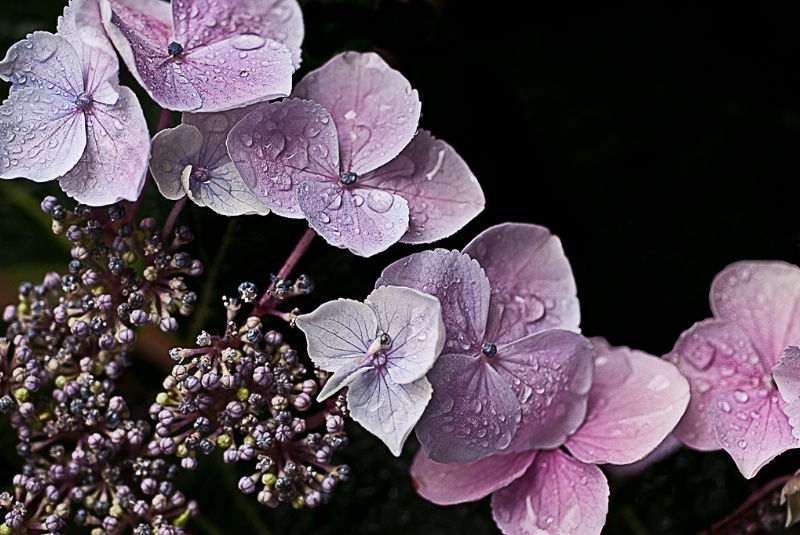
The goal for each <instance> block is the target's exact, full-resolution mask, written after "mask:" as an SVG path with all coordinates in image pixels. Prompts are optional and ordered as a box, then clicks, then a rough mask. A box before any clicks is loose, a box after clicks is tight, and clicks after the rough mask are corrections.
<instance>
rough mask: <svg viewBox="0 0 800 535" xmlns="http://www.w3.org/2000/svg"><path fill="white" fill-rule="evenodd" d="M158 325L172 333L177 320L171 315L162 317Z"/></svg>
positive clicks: (164, 330) (175, 329)
mask: <svg viewBox="0 0 800 535" xmlns="http://www.w3.org/2000/svg"><path fill="white" fill-rule="evenodd" d="M158 326H159V328H160V329H161V330H162V331H163V332H165V333H172V332H175V331H177V330H178V320H176V319H175V318H173V317H172V316H169V317H167V318H162V319H161V322H160V323H159V324H158Z"/></svg>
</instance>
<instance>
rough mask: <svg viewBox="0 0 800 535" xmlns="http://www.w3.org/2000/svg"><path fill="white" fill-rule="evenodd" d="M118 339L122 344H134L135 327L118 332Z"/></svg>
mask: <svg viewBox="0 0 800 535" xmlns="http://www.w3.org/2000/svg"><path fill="white" fill-rule="evenodd" d="M131 323H133V314H131ZM117 341H119V343H120V344H132V343H133V342H134V341H136V333H135V332H134V331H133V329H121V330H120V331H119V332H118V333H117Z"/></svg>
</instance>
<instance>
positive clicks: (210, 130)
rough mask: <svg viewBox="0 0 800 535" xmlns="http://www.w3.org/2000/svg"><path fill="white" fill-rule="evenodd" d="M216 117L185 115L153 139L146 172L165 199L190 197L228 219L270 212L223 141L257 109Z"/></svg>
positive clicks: (199, 114)
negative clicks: (240, 172)
mask: <svg viewBox="0 0 800 535" xmlns="http://www.w3.org/2000/svg"><path fill="white" fill-rule="evenodd" d="M257 105H258V104H254V105H251V106H247V107H244V108H234V109H232V110H228V111H223V112H218V113H184V114H183V120H182V123H181V124H180V125H178V126H176V127H175V128H168V129H166V130H162V131H161V132H159V133H157V134H156V135H155V136H154V137H153V157H152V158H151V159H150V172H151V173H152V174H153V178H154V179H155V182H156V185H157V186H158V190H159V191H160V192H161V194H162V195H163V196H164V197H166V198H167V199H169V200H173V201H174V200H178V199H181V198H183V197H184V196H186V195H188V196H189V198H190V199H191V200H192V201H193V202H194V203H195V204H197V205H199V206H207V207H209V208H211V209H212V210H214V211H215V212H217V213H219V214H223V215H227V216H234V215H241V214H260V215H264V214H268V213H269V208H267V207H266V206H264V205H263V204H261V202H260V201H259V200H258V199H256V198H255V197H254V196H253V194H252V193H250V190H249V189H248V188H247V186H246V185H245V183H244V181H243V180H242V177H241V176H240V175H239V171H238V170H237V169H236V166H234V165H233V163H232V162H231V158H230V156H228V149H227V148H226V147H225V139H226V138H227V137H228V132H229V131H230V129H231V127H233V125H234V124H236V122H237V121H238V120H239V119H241V118H242V117H244V116H245V115H247V114H248V113H249V112H250V111H252V110H253V108H254V107H255V106H257Z"/></svg>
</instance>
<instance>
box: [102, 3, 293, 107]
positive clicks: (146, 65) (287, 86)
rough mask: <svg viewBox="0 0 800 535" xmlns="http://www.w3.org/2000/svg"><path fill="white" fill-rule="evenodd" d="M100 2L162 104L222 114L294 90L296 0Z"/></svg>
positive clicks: (131, 62) (123, 50)
mask: <svg viewBox="0 0 800 535" xmlns="http://www.w3.org/2000/svg"><path fill="white" fill-rule="evenodd" d="M101 2H102V3H101V6H102V10H103V21H104V23H105V26H106V30H107V31H108V34H109V36H110V37H111V39H112V41H113V42H114V45H115V46H116V47H117V50H119V53H120V55H121V56H122V59H123V60H124V61H125V64H126V65H127V66H128V69H130V71H131V73H132V74H133V75H134V77H135V78H136V79H137V80H138V81H139V83H140V84H141V85H142V87H144V88H145V90H146V91H147V92H148V94H149V95H150V96H151V97H152V98H153V100H155V101H156V102H157V103H158V104H159V105H161V106H162V107H164V108H167V109H170V110H177V111H196V112H212V111H222V110H227V109H231V108H237V107H240V106H245V105H247V104H252V103H254V102H261V101H264V100H269V99H273V98H276V97H283V96H286V95H288V94H289V92H290V91H291V89H292V72H294V66H293V61H295V62H297V63H299V48H300V42H301V41H302V39H303V24H302V18H301V13H300V7H299V6H298V4H297V2H296V1H294V0H272V1H267V2H260V1H258V0H221V1H209V0H191V1H189V0H176V1H175V2H171V3H170V2H163V1H161V0H101ZM273 38H274V39H273ZM276 39H277V40H276Z"/></svg>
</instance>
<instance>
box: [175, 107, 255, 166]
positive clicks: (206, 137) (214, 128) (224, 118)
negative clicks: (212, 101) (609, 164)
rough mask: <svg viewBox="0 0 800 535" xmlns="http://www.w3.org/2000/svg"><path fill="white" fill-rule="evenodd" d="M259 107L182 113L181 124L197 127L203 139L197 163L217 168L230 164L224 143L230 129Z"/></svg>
mask: <svg viewBox="0 0 800 535" xmlns="http://www.w3.org/2000/svg"><path fill="white" fill-rule="evenodd" d="M260 106H262V104H260V103H258V104H252V105H250V106H244V107H242V108H234V109H232V110H227V111H220V112H216V113H184V114H183V115H182V118H181V123H182V124H187V125H192V126H195V127H197V129H198V130H199V131H200V133H201V134H202V137H203V144H202V147H201V149H200V152H201V154H202V155H203V156H202V157H203V160H202V161H198V162H197V163H198V164H201V165H205V166H207V167H218V166H220V165H223V164H225V163H227V162H230V161H231V159H230V156H228V147H226V146H225V142H226V141H227V139H228V134H229V133H230V131H231V128H233V127H234V126H235V125H236V123H238V122H239V121H241V120H242V118H244V116H245V115H247V114H248V113H250V112H251V111H254V110H255V109H257V108H259V107H260Z"/></svg>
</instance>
